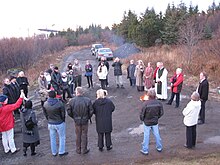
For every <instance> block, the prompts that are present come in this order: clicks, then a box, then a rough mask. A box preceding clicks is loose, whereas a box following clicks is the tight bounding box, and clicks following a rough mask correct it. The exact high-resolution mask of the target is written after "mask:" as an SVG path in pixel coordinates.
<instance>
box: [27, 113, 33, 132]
mask: <svg viewBox="0 0 220 165" xmlns="http://www.w3.org/2000/svg"><path fill="white" fill-rule="evenodd" d="M31 114H32V112H31V113H30V116H29V117H28V119H27V120H25V123H24V124H25V126H26V128H27V130H29V131H30V130H32V129H33V128H34V125H35V123H34V122H33V120H32V117H31Z"/></svg>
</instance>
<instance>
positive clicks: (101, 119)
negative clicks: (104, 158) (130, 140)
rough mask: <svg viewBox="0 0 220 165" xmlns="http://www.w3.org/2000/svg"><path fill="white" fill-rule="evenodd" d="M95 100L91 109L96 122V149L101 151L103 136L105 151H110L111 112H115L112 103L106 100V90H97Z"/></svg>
mask: <svg viewBox="0 0 220 165" xmlns="http://www.w3.org/2000/svg"><path fill="white" fill-rule="evenodd" d="M96 95H97V99H96V100H95V101H94V103H93V109H94V114H95V121H96V131H97V133H98V147H99V150H100V151H103V147H104V136H105V145H106V148H107V150H108V151H109V150H111V149H112V140H111V132H112V112H113V111H114V110H115V105H114V104H113V102H112V101H111V100H110V99H108V98H106V96H107V95H108V93H107V91H106V90H103V89H99V90H97V92H96Z"/></svg>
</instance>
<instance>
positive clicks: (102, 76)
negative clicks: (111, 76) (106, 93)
mask: <svg viewBox="0 0 220 165" xmlns="http://www.w3.org/2000/svg"><path fill="white" fill-rule="evenodd" d="M97 75H98V78H99V81H100V82H101V88H102V89H105V88H106V77H107V75H108V70H107V67H106V66H105V65H104V62H101V65H100V66H99V67H98V69H97Z"/></svg>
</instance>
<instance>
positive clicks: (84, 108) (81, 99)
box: [67, 87, 93, 154]
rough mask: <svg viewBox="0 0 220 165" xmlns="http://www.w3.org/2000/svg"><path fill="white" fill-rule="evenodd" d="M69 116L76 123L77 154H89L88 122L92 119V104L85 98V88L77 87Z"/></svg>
mask: <svg viewBox="0 0 220 165" xmlns="http://www.w3.org/2000/svg"><path fill="white" fill-rule="evenodd" d="M67 112H68V115H69V116H70V117H71V118H73V120H74V122H75V133H76V153H77V154H81V152H82V153H83V154H87V153H88V152H89V151H90V150H89V149H88V147H87V145H88V121H89V119H90V118H91V117H92V114H93V108H92V102H91V100H90V99H89V98H88V97H85V96H83V88H82V87H76V96H75V97H74V98H72V99H71V100H70V101H69V103H68V104H67Z"/></svg>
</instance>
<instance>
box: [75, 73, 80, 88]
mask: <svg viewBox="0 0 220 165" xmlns="http://www.w3.org/2000/svg"><path fill="white" fill-rule="evenodd" d="M74 79H75V81H74V83H75V89H76V87H81V84H82V75H79V76H76V77H74Z"/></svg>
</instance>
